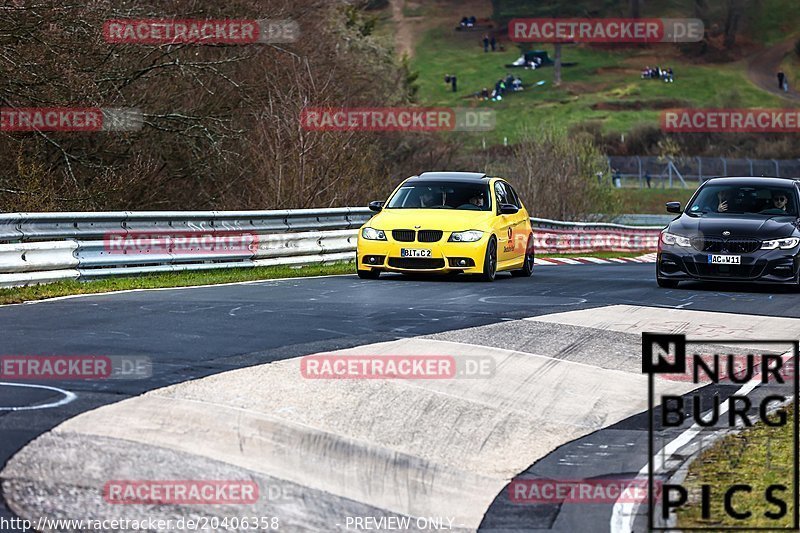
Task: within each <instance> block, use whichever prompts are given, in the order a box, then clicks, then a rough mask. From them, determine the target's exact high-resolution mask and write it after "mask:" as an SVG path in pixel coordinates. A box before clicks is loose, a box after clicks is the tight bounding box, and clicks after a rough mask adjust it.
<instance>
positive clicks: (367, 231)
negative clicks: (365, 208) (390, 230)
mask: <svg viewBox="0 0 800 533" xmlns="http://www.w3.org/2000/svg"><path fill="white" fill-rule="evenodd" d="M361 236H362V237H364V238H365V239H367V240H368V241H385V240H386V234H385V233H384V232H383V230H382V229H375V228H363V229H362V230H361Z"/></svg>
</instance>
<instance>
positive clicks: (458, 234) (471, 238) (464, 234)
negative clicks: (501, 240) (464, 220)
mask: <svg viewBox="0 0 800 533" xmlns="http://www.w3.org/2000/svg"><path fill="white" fill-rule="evenodd" d="M481 237H483V232H482V231H478V230H476V229H471V230H467V231H454V232H453V233H451V234H450V238H449V239H447V241H448V242H476V241H479V240H481Z"/></svg>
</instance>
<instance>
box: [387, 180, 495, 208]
mask: <svg viewBox="0 0 800 533" xmlns="http://www.w3.org/2000/svg"><path fill="white" fill-rule="evenodd" d="M386 207H387V208H388V209H463V210H471V211H490V210H491V209H492V201H491V195H490V194H489V185H488V184H487V183H461V182H424V183H408V184H406V185H403V186H402V187H400V189H398V190H397V192H396V193H395V194H394V196H392V198H391V199H390V200H389V204H388V205H387V206H386Z"/></svg>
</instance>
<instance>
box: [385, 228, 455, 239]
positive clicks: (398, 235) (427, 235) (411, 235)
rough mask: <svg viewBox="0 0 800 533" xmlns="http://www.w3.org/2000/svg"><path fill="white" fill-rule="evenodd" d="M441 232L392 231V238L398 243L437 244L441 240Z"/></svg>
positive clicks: (430, 230)
mask: <svg viewBox="0 0 800 533" xmlns="http://www.w3.org/2000/svg"><path fill="white" fill-rule="evenodd" d="M442 234H443V232H442V231H441V230H438V229H421V230H419V231H418V232H417V231H414V230H413V229H395V230H392V238H393V239H394V240H396V241H398V242H414V241H415V240H418V241H419V242H438V241H440V240H441V239H442Z"/></svg>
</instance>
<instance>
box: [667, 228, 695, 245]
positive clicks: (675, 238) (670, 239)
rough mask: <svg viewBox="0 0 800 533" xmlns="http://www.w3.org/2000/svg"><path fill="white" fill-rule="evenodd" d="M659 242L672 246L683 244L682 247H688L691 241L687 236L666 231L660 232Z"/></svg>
mask: <svg viewBox="0 0 800 533" xmlns="http://www.w3.org/2000/svg"><path fill="white" fill-rule="evenodd" d="M661 242H663V243H664V244H668V245H672V246H683V247H684V248H688V247H690V246H691V245H692V241H691V239H689V237H682V236H680V235H675V234H674V233H669V232H666V231H662V232H661Z"/></svg>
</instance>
